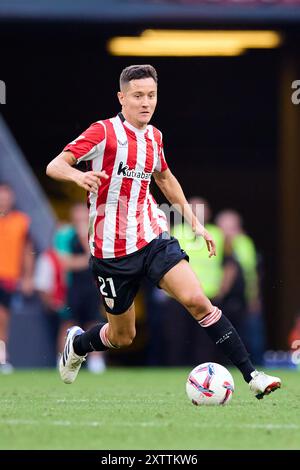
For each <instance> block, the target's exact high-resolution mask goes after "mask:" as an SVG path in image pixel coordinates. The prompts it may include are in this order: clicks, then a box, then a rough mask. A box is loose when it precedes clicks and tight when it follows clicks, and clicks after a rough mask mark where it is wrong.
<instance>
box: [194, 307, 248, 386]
mask: <svg viewBox="0 0 300 470" xmlns="http://www.w3.org/2000/svg"><path fill="white" fill-rule="evenodd" d="M199 324H200V325H201V326H202V327H203V328H205V330H206V332H207V334H208V336H209V337H210V338H211V339H212V340H213V341H214V343H215V344H216V345H217V346H218V347H219V348H220V349H221V351H222V352H223V353H224V354H225V356H227V357H228V358H229V359H230V360H231V362H232V363H233V364H234V365H235V366H236V367H237V368H238V369H239V370H240V371H241V373H242V374H243V377H244V379H245V381H246V382H248V383H249V382H250V380H252V377H251V373H252V372H253V371H254V370H255V367H254V366H253V364H252V362H251V361H250V359H249V354H248V352H247V350H246V348H245V346H244V344H243V342H242V340H241V338H240V337H239V335H238V333H237V331H236V329H235V328H234V326H233V325H232V323H231V322H230V321H229V320H228V318H227V317H225V315H222V312H221V310H219V309H218V308H217V307H215V308H214V310H213V311H212V312H211V313H209V314H208V315H206V316H205V317H204V318H203V319H202V320H200V321H199Z"/></svg>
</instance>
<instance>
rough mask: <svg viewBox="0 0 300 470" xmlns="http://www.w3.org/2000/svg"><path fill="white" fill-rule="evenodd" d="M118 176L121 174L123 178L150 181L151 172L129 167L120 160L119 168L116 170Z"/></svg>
mask: <svg viewBox="0 0 300 470" xmlns="http://www.w3.org/2000/svg"><path fill="white" fill-rule="evenodd" d="M117 175H118V176H123V177H125V178H132V179H139V180H143V181H150V180H151V175H152V173H147V172H145V171H136V170H134V169H130V168H129V166H128V165H124V163H123V162H120V164H119V168H118V171H117Z"/></svg>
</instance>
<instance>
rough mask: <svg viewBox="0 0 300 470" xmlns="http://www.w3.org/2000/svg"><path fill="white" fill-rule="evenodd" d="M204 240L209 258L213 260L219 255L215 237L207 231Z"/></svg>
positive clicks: (204, 233)
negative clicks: (213, 257)
mask: <svg viewBox="0 0 300 470" xmlns="http://www.w3.org/2000/svg"><path fill="white" fill-rule="evenodd" d="M203 238H204V240H205V242H206V246H207V249H208V253H209V258H211V257H212V256H216V255H217V251H216V243H215V241H214V239H213V237H212V236H211V234H210V233H209V232H208V231H207V230H205V229H204V232H203Z"/></svg>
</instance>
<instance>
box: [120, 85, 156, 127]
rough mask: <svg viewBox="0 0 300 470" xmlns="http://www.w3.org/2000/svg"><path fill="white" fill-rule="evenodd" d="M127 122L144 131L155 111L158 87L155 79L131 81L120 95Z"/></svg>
mask: <svg viewBox="0 0 300 470" xmlns="http://www.w3.org/2000/svg"><path fill="white" fill-rule="evenodd" d="M118 98H119V101H120V103H121V105H122V112H123V114H124V117H125V119H126V121H128V122H129V123H130V124H132V125H133V126H134V127H137V128H138V129H144V128H145V127H146V126H147V124H148V122H149V121H150V119H151V118H152V115H153V113H154V111H155V107H156V103H157V85H156V83H155V81H154V80H153V78H151V77H149V78H141V79H139V80H131V81H130V82H129V83H128V84H127V85H126V86H125V88H124V89H123V90H122V91H120V92H119V93H118Z"/></svg>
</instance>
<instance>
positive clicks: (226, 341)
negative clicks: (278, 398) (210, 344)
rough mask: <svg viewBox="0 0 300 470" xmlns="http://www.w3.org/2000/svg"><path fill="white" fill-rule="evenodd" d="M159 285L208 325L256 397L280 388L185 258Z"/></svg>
mask: <svg viewBox="0 0 300 470" xmlns="http://www.w3.org/2000/svg"><path fill="white" fill-rule="evenodd" d="M159 286H160V287H161V288H162V289H164V290H165V291H166V292H167V293H168V294H169V295H171V296H172V297H174V298H175V299H176V300H178V301H179V302H180V303H181V304H182V305H183V306H184V307H185V308H186V309H187V310H188V311H189V312H190V313H191V314H192V315H193V317H194V318H195V319H196V320H197V321H198V323H199V325H200V326H201V327H203V328H205V330H206V332H207V334H208V335H209V336H210V338H211V339H212V340H213V341H214V342H215V344H216V345H217V346H218V347H219V348H220V349H221V351H222V352H223V353H224V354H225V355H226V356H227V357H228V358H229V359H230V360H231V361H232V363H233V364H234V365H235V366H236V367H237V368H238V369H239V370H240V371H241V373H242V374H243V376H244V379H245V380H246V382H247V383H249V385H250V388H251V390H253V392H254V393H255V394H256V397H257V398H263V396H264V395H267V394H269V393H270V392H272V391H274V390H276V389H277V388H279V387H280V385H281V381H280V379H279V378H278V377H272V376H268V375H266V374H264V373H262V372H257V371H256V370H255V367H254V366H253V364H252V362H251V361H250V359H249V354H248V352H247V350H246V348H245V346H244V344H243V342H242V340H241V338H240V337H239V335H238V333H237V331H236V330H235V328H234V327H233V325H232V324H231V322H230V321H229V320H228V318H227V317H226V316H225V315H223V314H222V312H221V310H219V309H218V308H217V307H214V306H213V305H212V304H211V302H210V301H209V300H208V299H207V297H206V296H205V295H204V293H203V290H202V288H201V286H200V283H199V281H198V280H197V277H196V275H195V273H194V272H193V270H192V269H191V267H190V266H189V264H188V262H187V261H186V260H181V261H179V262H178V263H177V264H176V265H175V266H173V267H172V268H171V269H170V270H169V271H168V272H166V274H165V275H164V276H163V277H162V279H161V280H160V282H159Z"/></svg>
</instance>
